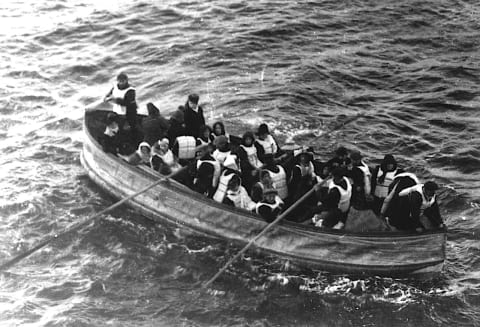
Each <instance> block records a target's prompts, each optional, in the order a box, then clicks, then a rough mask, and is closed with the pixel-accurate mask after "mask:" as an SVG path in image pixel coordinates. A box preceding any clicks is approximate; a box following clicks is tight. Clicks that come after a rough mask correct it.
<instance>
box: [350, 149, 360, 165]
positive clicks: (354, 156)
mask: <svg viewBox="0 0 480 327" xmlns="http://www.w3.org/2000/svg"><path fill="white" fill-rule="evenodd" d="M350 159H352V164H353V165H354V166H355V165H359V164H360V162H361V161H362V155H361V154H360V152H358V151H354V152H352V153H351V154H350Z"/></svg>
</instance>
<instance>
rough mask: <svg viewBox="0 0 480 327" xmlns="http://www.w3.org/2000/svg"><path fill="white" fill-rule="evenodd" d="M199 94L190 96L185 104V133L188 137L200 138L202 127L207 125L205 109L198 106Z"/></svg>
mask: <svg viewBox="0 0 480 327" xmlns="http://www.w3.org/2000/svg"><path fill="white" fill-rule="evenodd" d="M198 100H199V96H198V94H190V95H189V96H188V99H187V103H186V104H185V116H184V117H185V132H186V134H187V135H190V136H193V137H195V139H196V138H197V137H199V136H200V135H199V132H200V127H201V126H203V125H205V117H204V116H203V108H202V107H200V106H199V105H198Z"/></svg>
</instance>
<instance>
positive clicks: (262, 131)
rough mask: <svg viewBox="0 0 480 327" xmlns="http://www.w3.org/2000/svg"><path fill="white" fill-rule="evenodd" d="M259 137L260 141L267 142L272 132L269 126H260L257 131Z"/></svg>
mask: <svg viewBox="0 0 480 327" xmlns="http://www.w3.org/2000/svg"><path fill="white" fill-rule="evenodd" d="M256 134H257V136H258V138H259V139H260V140H265V139H266V138H267V136H268V135H269V134H270V131H269V130H268V126H267V124H265V123H264V124H260V126H258V129H257V133H256Z"/></svg>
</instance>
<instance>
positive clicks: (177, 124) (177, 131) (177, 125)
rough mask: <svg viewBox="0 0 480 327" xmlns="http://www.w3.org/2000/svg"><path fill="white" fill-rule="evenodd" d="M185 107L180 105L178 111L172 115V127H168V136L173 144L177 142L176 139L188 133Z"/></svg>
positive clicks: (170, 121)
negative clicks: (186, 131) (186, 130)
mask: <svg viewBox="0 0 480 327" xmlns="http://www.w3.org/2000/svg"><path fill="white" fill-rule="evenodd" d="M184 111H185V108H184V107H183V106H180V107H178V109H177V110H176V111H174V112H173V113H172V115H171V116H170V120H169V123H170V127H169V128H168V132H167V137H168V141H169V142H170V144H171V145H173V144H174V143H175V140H176V139H177V137H179V136H183V135H186V133H185V121H184V118H183V116H184V114H183V112H184Z"/></svg>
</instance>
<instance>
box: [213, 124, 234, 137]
mask: <svg viewBox="0 0 480 327" xmlns="http://www.w3.org/2000/svg"><path fill="white" fill-rule="evenodd" d="M220 135H224V136H226V137H227V139H228V140H229V141H230V135H229V134H228V133H227V132H226V131H225V125H224V124H223V123H222V122H221V121H217V122H215V123H214V124H213V125H212V136H213V138H214V139H215V138H217V136H220Z"/></svg>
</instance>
